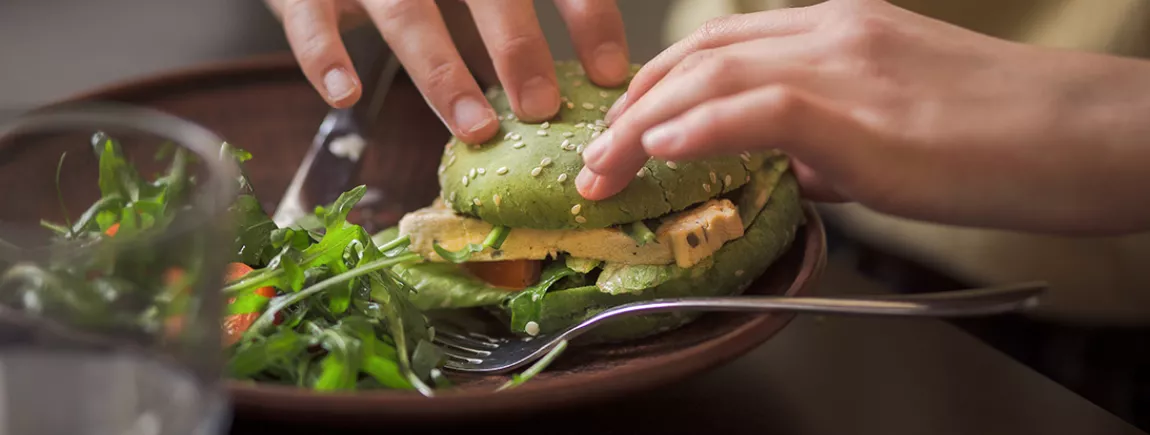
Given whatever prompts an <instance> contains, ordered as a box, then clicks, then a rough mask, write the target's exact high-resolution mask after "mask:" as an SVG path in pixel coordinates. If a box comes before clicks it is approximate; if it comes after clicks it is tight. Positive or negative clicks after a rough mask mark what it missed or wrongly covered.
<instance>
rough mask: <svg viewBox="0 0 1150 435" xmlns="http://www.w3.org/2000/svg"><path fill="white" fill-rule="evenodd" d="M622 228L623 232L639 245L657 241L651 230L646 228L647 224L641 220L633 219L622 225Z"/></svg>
mask: <svg viewBox="0 0 1150 435" xmlns="http://www.w3.org/2000/svg"><path fill="white" fill-rule="evenodd" d="M622 229H623V233H624V234H626V235H627V236H628V237H630V238H631V239H632V240H634V241H635V243H636V244H638V245H639V246H643V245H646V244H648V243H652V242H655V243H658V241H657V240H656V237H655V233H653V232H651V229H650V228H647V224H645V223H643V221H635V222H631V223H629V224H626V225H623V227H622Z"/></svg>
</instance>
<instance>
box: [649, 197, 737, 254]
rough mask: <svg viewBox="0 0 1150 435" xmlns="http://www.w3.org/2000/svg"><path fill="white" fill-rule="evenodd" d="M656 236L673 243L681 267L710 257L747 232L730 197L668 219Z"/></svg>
mask: <svg viewBox="0 0 1150 435" xmlns="http://www.w3.org/2000/svg"><path fill="white" fill-rule="evenodd" d="M655 236H656V238H657V239H658V240H659V243H660V244H663V245H669V246H670V247H671V252H672V253H673V255H674V257H675V264H677V265H679V267H684V268H686V267H691V266H694V265H695V264H698V263H699V261H702V260H703V259H705V258H707V257H710V256H711V254H714V253H715V251H718V250H719V248H721V247H723V244H724V243H727V242H728V241H731V240H735V239H737V238H739V237H742V236H743V222H742V219H740V218H739V209H738V208H737V207H735V204H734V203H732V202H731V201H730V200H727V199H720V200H715V199H712V200H709V201H707V202H705V203H703V204H702V205H700V206H698V207H695V208H692V209H689V210H686V211H684V212H680V213H677V214H675V215H673V216H671V217H670V218H669V219H667V220H665V221H664V222H663V224H662V225H660V226H659V229H657V230H656V231H655Z"/></svg>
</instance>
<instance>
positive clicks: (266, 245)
mask: <svg viewBox="0 0 1150 435" xmlns="http://www.w3.org/2000/svg"><path fill="white" fill-rule="evenodd" d="M230 211H231V213H232V216H233V219H234V220H235V224H236V225H237V226H238V229H237V233H236V237H235V239H234V242H233V246H232V252H234V253H235V255H236V257H237V258H236V260H237V261H240V262H243V263H244V264H249V265H253V266H262V265H266V264H267V263H268V262H269V261H271V258H272V256H274V255H275V252H276V248H275V246H274V245H273V244H272V232H274V231H276V230H278V229H279V227H277V226H276V224H275V222H274V221H272V220H271V218H269V217H268V215H267V213H264V210H263V206H261V205H260V203H259V201H258V200H257V199H256V198H255V197H254V196H251V195H238V196H237V197H236V199H235V202H234V203H233V204H232V206H231V207H230Z"/></svg>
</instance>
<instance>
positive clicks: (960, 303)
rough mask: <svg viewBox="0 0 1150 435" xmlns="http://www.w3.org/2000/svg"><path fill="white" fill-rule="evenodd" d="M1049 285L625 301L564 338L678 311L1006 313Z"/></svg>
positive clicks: (1023, 306)
mask: <svg viewBox="0 0 1150 435" xmlns="http://www.w3.org/2000/svg"><path fill="white" fill-rule="evenodd" d="M1047 287H1048V284H1046V283H1045V282H1041V281H1035V282H1024V283H1018V284H1011V285H1003V286H996V287H985V288H978V289H969V290H959V291H948V292H936V293H920V294H911V295H876V296H864V297H846V296H830V297H792V296H731V297H697V298H666V299H653V300H649V301H643V302H633V303H629V304H623V305H619V306H616V307H613V308H610V309H607V310H604V311H602V312H600V313H599V314H596V315H595V316H593V317H591V318H590V319H587V320H586V321H584V322H582V323H580V324H579V325H577V326H575V327H573V328H571V329H570V330H568V331H566V332H564V333H563V334H562V335H563V338H565V339H568V340H570V339H573V338H575V336H578V335H580V334H582V333H583V332H586V331H587V330H590V329H591V328H593V327H594V326H597V325H599V324H601V323H602V322H603V321H605V320H608V319H611V318H616V317H627V316H634V315H641V314H656V313H667V312H675V311H742V312H748V311H749V312H770V311H789V312H798V313H817V314H853V315H867V316H896V317H966V316H984V315H992V314H1001V313H1006V312H1011V311H1018V310H1025V309H1029V308H1031V307H1033V306H1034V305H1035V304H1036V303H1037V301H1038V297H1039V296H1040V295H1041V294H1042V293H1043V292H1044V291H1045V290H1046V289H1047Z"/></svg>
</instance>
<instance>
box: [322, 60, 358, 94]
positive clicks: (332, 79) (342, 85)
mask: <svg viewBox="0 0 1150 435" xmlns="http://www.w3.org/2000/svg"><path fill="white" fill-rule="evenodd" d="M323 87H324V89H326V90H327V98H328V99H330V100H332V101H339V100H342V99H344V98H347V96H348V95H351V93H352V92H355V81H354V80H352V79H351V76H350V75H348V74H347V71H344V70H343V68H332V69H330V70H328V71H327V73H325V74H324V75H323Z"/></svg>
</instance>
